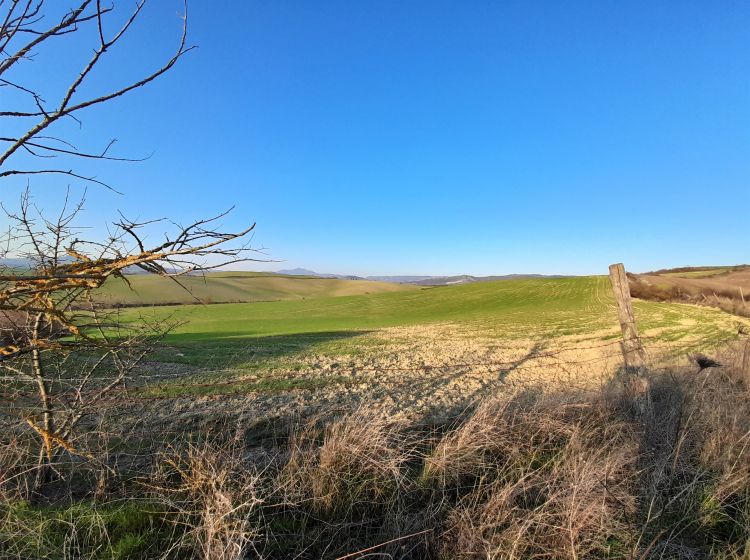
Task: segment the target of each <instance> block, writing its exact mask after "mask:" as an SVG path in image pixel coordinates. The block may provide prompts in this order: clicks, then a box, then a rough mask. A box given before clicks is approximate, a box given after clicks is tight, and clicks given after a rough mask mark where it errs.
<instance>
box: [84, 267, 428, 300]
mask: <svg viewBox="0 0 750 560" xmlns="http://www.w3.org/2000/svg"><path fill="white" fill-rule="evenodd" d="M176 280H177V281H179V284H178V283H177V282H175V281H174V280H172V279H170V278H162V277H159V276H153V275H148V274H133V275H129V276H127V282H125V280H122V279H120V278H112V279H110V280H108V281H107V282H106V283H105V284H104V286H103V287H102V289H101V290H99V291H98V292H97V300H98V301H100V302H101V303H103V304H106V305H128V306H133V305H164V304H183V303H197V302H198V301H200V302H204V303H219V302H231V303H235V302H255V301H276V300H289V299H305V298H319V297H340V296H350V295H359V294H381V293H388V292H396V291H405V290H415V289H417V288H415V287H413V286H408V285H403V284H391V283H387V282H371V281H369V280H339V279H335V278H315V277H310V276H285V275H280V274H272V273H264V272H213V273H208V274H206V275H205V276H180V277H178V278H177V279H176ZM128 282H129V283H130V285H129V286H128Z"/></svg>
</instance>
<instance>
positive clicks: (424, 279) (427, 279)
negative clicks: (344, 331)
mask: <svg viewBox="0 0 750 560" xmlns="http://www.w3.org/2000/svg"><path fill="white" fill-rule="evenodd" d="M277 274H287V275H292V276H311V277H315V278H341V279H348V280H372V281H375V282H391V283H395V284H413V285H415V286H450V285H452V284H469V283H471V282H492V281H493V280H519V279H524V278H566V276H561V275H556V274H553V275H545V274H505V275H502V276H472V275H470V274H460V275H457V276H429V275H422V276H417V275H411V276H410V275H402V276H398V275H396V276H366V277H364V278H362V277H361V276H353V275H344V274H321V273H320V272H315V271H313V270H310V269H307V268H292V269H289V270H279V271H278V272H277Z"/></svg>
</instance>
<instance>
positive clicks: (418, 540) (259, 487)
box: [0, 345, 750, 560]
mask: <svg viewBox="0 0 750 560" xmlns="http://www.w3.org/2000/svg"><path fill="white" fill-rule="evenodd" d="M744 351H745V348H744V347H742V346H741V345H738V346H737V347H736V348H734V349H729V350H728V351H727V352H726V353H725V354H723V355H720V356H718V357H717V358H718V360H719V361H720V362H721V363H723V364H725V365H724V366H723V367H721V368H710V369H706V370H703V371H700V372H698V371H697V369H698V368H697V367H696V368H693V369H689V368H688V369H684V370H681V371H677V370H671V371H656V372H651V373H649V374H648V376H647V383H643V386H644V388H646V390H647V391H648V395H647V398H646V399H645V400H639V402H638V403H637V404H638V405H639V406H634V404H635V403H634V399H640V398H641V395H634V394H633V392H632V391H631V390H629V387H630V385H631V383H630V380H629V379H628V378H623V379H613V380H612V381H611V383H610V384H609V385H608V386H607V387H604V388H603V389H602V390H601V391H591V392H588V393H583V392H576V391H569V392H566V391H564V390H557V391H549V390H547V391H541V390H540V389H539V388H538V387H537V388H529V389H526V390H518V391H515V392H513V393H509V394H498V395H496V396H494V397H491V398H486V399H484V400H483V401H482V402H479V403H478V404H477V406H476V407H475V408H474V409H473V410H472V411H470V412H467V413H466V414H464V415H462V416H461V417H460V418H455V419H452V420H451V421H448V422H446V423H444V424H442V425H437V426H435V425H430V426H425V425H420V424H419V423H406V422H404V421H394V420H393V419H392V418H389V417H388V416H387V415H386V414H385V413H384V412H383V411H382V409H380V408H378V407H362V408H360V409H358V410H355V411H354V412H352V413H350V414H345V415H341V416H339V417H337V418H334V419H323V418H317V419H315V420H313V421H310V422H303V423H301V424H300V425H299V426H297V427H296V428H293V429H291V434H292V435H291V436H288V437H286V438H285V439H283V440H281V441H279V440H275V441H273V442H272V443H266V444H265V446H261V447H254V448H252V449H249V448H247V446H246V444H245V439H244V438H243V437H241V434H240V436H238V437H234V434H233V433H230V430H229V429H227V430H224V431H221V430H218V431H217V433H216V434H214V435H215V436H216V437H214V438H213V439H212V441H211V442H204V443H201V444H196V443H191V442H188V443H183V444H176V443H173V445H172V446H171V448H169V449H168V450H167V451H165V452H164V453H162V454H160V455H158V456H157V457H156V458H155V460H154V471H153V473H152V474H151V475H150V476H149V478H148V480H147V482H146V485H145V488H147V491H144V490H143V488H144V486H135V487H133V486H131V487H129V488H130V490H129V491H130V492H131V494H130V496H129V497H130V498H131V502H133V503H135V502H134V499H135V498H136V497H139V496H140V498H142V499H145V500H147V501H146V502H144V503H147V504H150V506H149V508H151V509H149V510H148V512H149V513H147V514H146V515H145V517H144V515H141V517H142V518H143V519H147V520H148V523H149V527H156V528H158V530H156V529H154V530H152V531H151V533H150V535H151V536H150V537H149V539H147V540H141V541H137V542H136V541H133V543H134V544H133V546H134V547H135V548H134V550H137V551H138V554H137V555H136V556H135V557H139V558H150V557H153V558H162V557H164V558H167V557H171V558H187V557H190V558H208V559H222V560H223V559H229V558H231V559H239V558H290V559H291V558H298V559H308V558H309V559H313V558H330V559H347V558H393V559H396V558H400V559H423V558H428V559H430V558H432V559H437V560H443V559H446V560H447V559H453V558H458V559H461V558H465V559H482V558H486V559H508V560H510V559H519V560H520V559H540V560H541V559H584V558H586V559H588V558H593V559H605V558H622V559H650V558H660V559H661V558H664V559H670V558H673V559H678V558H687V559H693V558H695V559H699V558H717V559H726V560H729V559H732V560H739V559H741V558H748V557H750V372H748V371H747V368H746V367H745V366H743V363H744V362H745V360H744V356H743V352H744ZM3 507H4V509H2V514H3V518H4V520H5V523H4V526H5V527H9V528H12V529H3V528H0V556H3V555H4V554H5V553H6V552H8V551H19V550H24V551H25V552H28V551H30V550H34V548H33V547H34V546H36V544H35V541H33V540H31V541H29V540H28V539H26V540H19V539H20V536H19V535H21V534H22V533H23V530H24V527H26V528H29V527H33V526H34V523H35V522H39V519H40V518H39V517H38V515H37V514H38V512H37V511H36V510H34V511H33V512H31V513H29V510H28V509H25V510H24V509H23V508H21V510H23V511H21V512H20V513H19V510H18V507H16V509H15V510H14V508H13V507H10V506H7V505H6V506H3ZM35 516H36V517H35ZM42 517H44V516H42ZM85 517H86V516H82V517H81V518H80V519H84V518H85ZM48 518H49V516H47V517H45V519H48ZM35 519H36V520H37V521H34V520H35ZM65 519H66V521H67V523H68V524H67V525H66V527H68V529H66V531H67V533H65V534H69V535H78V536H77V537H76V538H77V539H78V540H79V541H81V542H83V541H85V542H86V545H85V546H83V547H79V548H80V549H81V550H98V549H96V548H95V547H93V546H92V544H93V541H94V540H96V539H97V538H102V539H104V538H105V536H106V535H107V534H109V533H107V527H114V528H113V529H111V531H118V530H120V529H117V527H119V526H118V525H116V524H115V525H112V524H111V523H110V524H109V525H107V523H96V524H93V525H92V523H91V522H90V520H91V519H92V518H91V516H89V524H88V525H86V524H85V523H84V521H80V520H77V518H76V517H75V516H73V515H71V516H68V517H66V518H65ZM30 520H31V521H30ZM79 522H80V523H82V524H83V525H81V526H80V528H78V529H76V526H77V523H79ZM24 523H25V525H24ZM45 523H46V524H45V525H44V527H45V528H46V529H45V531H48V532H49V534H50V535H54V534H55V532H54V531H53V530H52V529H50V527H53V526H55V527H59V526H61V525H60V524H59V523H57V524H56V525H55V524H50V523H48V522H46V521H45ZM71 527H72V528H73V529H71ZM92 527H95V530H94V529H92ZM112 534H114V533H112ZM81 535H85V538H83V539H82V538H81ZM126 536H127V537H128V539H130V540H131V541H132V538H131V536H129V535H126ZM120 537H122V535H120ZM120 537H118V538H117V539H114V540H112V539H110V540H112V542H115V541H116V542H118V543H119V542H125V541H123V538H120ZM126 541H127V539H126ZM19 542H20V543H21V544H22V545H23V546H21V544H19ZM44 542H45V543H46V544H45V547H46V548H45V549H44V550H45V551H47V552H48V553H49V551H50V550H51V549H52V548H53V547H52V546H51V544H50V543H55V542H58V541H56V540H55V539H54V538H51V537H50V538H47V539H46V540H45V541H44ZM127 542H130V541H127ZM136 545H137V546H136ZM38 546H40V547H41V545H38ZM118 546H125V545H120V544H118ZM144 547H149V548H148V553H147V554H145V555H144V552H143V551H144V550H146V549H145V548H144ZM105 549H106V550H109V551H111V550H119V549H117V547H115V546H110V547H109V548H108V549H107V548H106V547H105V548H102V549H101V550H105ZM39 550H41V548H40V549H39ZM50 554H51V553H50ZM96 554H98V553H92V555H90V557H91V558H98V557H103V556H97V555H96ZM3 557H10V556H8V555H7V554H5V556H3ZM30 557H33V555H31V556H30ZM48 557H55V556H54V554H51V555H49V556H48ZM58 557H59V556H58ZM82 557H83V556H82ZM106 557H108V558H126V557H132V556H127V555H121V556H116V555H114V553H112V554H110V555H109V556H106Z"/></svg>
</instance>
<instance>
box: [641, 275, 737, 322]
mask: <svg viewBox="0 0 750 560" xmlns="http://www.w3.org/2000/svg"><path fill="white" fill-rule="evenodd" d="M680 270H681V269H675V270H674V271H668V272H670V273H671V272H679V271H680ZM695 271H696V269H690V270H687V271H686V272H695ZM664 272H667V271H664ZM664 272H660V273H648V274H629V275H628V278H629V280H630V293H631V294H632V296H633V297H637V298H641V299H650V300H656V301H678V302H684V303H693V304H698V305H708V306H711V307H718V308H719V309H722V310H724V311H727V312H729V313H734V314H735V315H741V316H744V317H750V267H748V266H738V267H732V268H731V269H728V270H726V271H724V272H719V273H717V274H713V275H710V276H699V277H684V276H676V275H672V274H670V275H667V274H665V273H664Z"/></svg>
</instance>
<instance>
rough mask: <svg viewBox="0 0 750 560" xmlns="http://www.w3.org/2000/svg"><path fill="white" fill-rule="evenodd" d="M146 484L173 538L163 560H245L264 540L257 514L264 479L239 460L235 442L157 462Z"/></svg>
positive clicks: (190, 447)
mask: <svg viewBox="0 0 750 560" xmlns="http://www.w3.org/2000/svg"><path fill="white" fill-rule="evenodd" d="M156 464H157V471H156V473H155V474H154V476H153V479H152V480H150V481H148V482H147V483H146V487H147V488H148V489H149V494H150V497H151V498H152V499H153V500H154V501H155V502H156V503H160V504H162V506H163V507H164V508H165V509H166V511H168V512H169V513H168V515H167V519H168V520H169V521H170V522H171V523H172V524H174V526H175V528H176V531H175V533H174V534H175V535H177V538H175V539H174V541H173V542H172V543H171V546H169V548H168V550H167V551H166V552H165V553H164V556H166V557H169V556H172V555H184V554H186V553H188V554H190V556H191V557H195V558H205V559H206V560H240V559H242V558H245V557H246V555H247V554H248V553H249V550H250V548H251V546H252V544H253V542H254V540H255V539H258V538H259V537H261V536H262V535H263V532H262V528H260V527H259V523H258V521H257V512H258V510H259V508H260V506H261V505H262V504H263V502H264V497H263V496H264V492H265V488H264V487H263V484H264V483H265V481H264V480H263V477H262V473H260V472H259V471H258V470H257V469H256V468H255V466H254V465H253V464H251V463H248V462H246V461H244V460H243V458H242V455H241V449H240V448H239V447H238V446H237V445H236V442H230V443H229V444H225V445H224V446H221V447H219V446H216V445H212V444H210V443H201V444H193V443H188V444H187V445H186V446H185V447H184V448H183V449H181V450H175V449H173V450H171V451H170V452H168V453H165V454H164V455H162V457H161V458H160V459H159V460H158V461H157V463H156Z"/></svg>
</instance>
